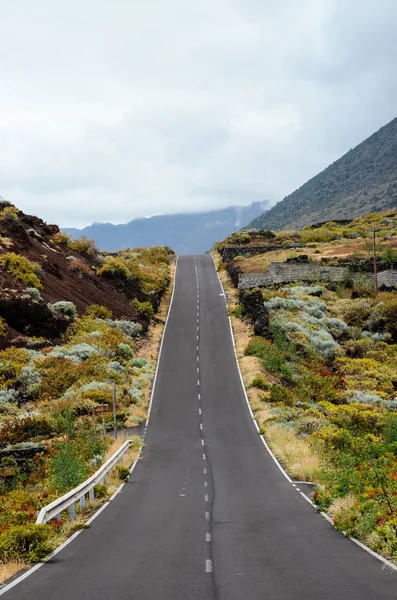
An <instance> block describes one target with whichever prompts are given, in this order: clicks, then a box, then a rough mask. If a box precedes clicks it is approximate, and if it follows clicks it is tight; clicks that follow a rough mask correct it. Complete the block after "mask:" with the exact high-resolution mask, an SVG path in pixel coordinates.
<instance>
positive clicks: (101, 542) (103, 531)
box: [4, 256, 397, 600]
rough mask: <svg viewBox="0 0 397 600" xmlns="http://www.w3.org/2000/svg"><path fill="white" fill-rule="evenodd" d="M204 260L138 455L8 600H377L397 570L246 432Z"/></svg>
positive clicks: (163, 366) (180, 284)
mask: <svg viewBox="0 0 397 600" xmlns="http://www.w3.org/2000/svg"><path fill="white" fill-rule="evenodd" d="M221 293H222V290H221V287H220V285H219V281H218V278H217V274H216V271H215V269H214V266H213V262H212V259H211V257H210V256H197V257H192V256H186V257H185V256H181V257H180V258H179V261H178V268H177V273H176V284H175V295H174V300H173V303H172V307H171V311H170V315H169V321H168V326H167V329H166V332H165V337H164V344H163V350H162V354H161V358H160V363H159V370H158V378H157V384H156V387H155V393H154V398H153V405H152V412H151V416H150V422H149V427H148V430H147V436H146V440H145V441H146V446H145V449H144V452H143V458H142V460H141V461H139V463H138V465H137V467H136V469H135V470H134V473H133V476H132V478H131V481H130V482H129V483H128V484H127V485H126V486H124V488H123V490H122V492H121V493H120V494H119V495H118V496H117V497H116V498H115V499H114V500H113V501H112V502H111V503H110V505H109V506H108V507H107V508H106V509H105V510H104V511H103V512H102V513H101V514H100V515H99V516H98V518H97V519H96V520H95V521H94V522H93V524H92V526H91V527H90V529H88V530H86V531H83V532H82V533H81V534H80V535H79V536H78V537H77V538H76V540H74V541H73V542H72V543H70V544H69V545H68V546H67V547H66V548H65V549H63V550H62V551H61V552H60V553H59V554H57V555H56V556H55V557H54V558H53V559H52V560H51V561H50V562H48V563H46V564H45V565H44V566H43V567H41V568H40V569H39V570H37V571H36V572H34V573H33V574H32V575H30V576H29V577H27V578H26V579H25V580H24V581H22V582H21V583H19V584H18V585H17V586H15V587H14V588H12V589H11V590H9V591H7V592H6V593H5V594H4V598H6V600H25V599H26V600H27V599H29V600H50V599H51V600H70V599H73V600H83V599H85V600H99V599H113V598H114V599H117V600H265V599H272V600H301V599H302V600H319V599H325V600H335V599H338V600H375V599H381V600H386V599H391V598H394V597H395V596H396V591H397V573H392V572H390V571H387V570H382V563H381V562H379V561H378V560H377V559H376V558H374V557H372V556H371V555H370V554H368V553H367V552H365V551H364V550H362V549H361V548H359V547H357V546H356V545H355V544H354V543H353V542H352V541H350V540H348V539H346V538H344V537H343V535H341V534H340V533H337V532H336V531H335V530H334V529H333V527H332V526H331V525H330V524H329V523H328V522H327V521H326V520H325V519H324V518H323V517H322V516H321V515H319V514H317V513H316V512H315V511H314V510H313V508H312V507H311V506H310V505H309V504H308V503H307V502H306V501H305V500H304V498H302V496H301V495H300V494H299V493H297V491H296V489H295V488H294V487H293V486H292V485H291V484H290V483H289V482H288V481H287V479H286V478H285V477H284V476H283V475H282V474H281V473H280V470H279V469H278V468H277V465H276V464H275V463H274V461H273V460H272V458H271V457H270V455H269V454H268V452H267V451H266V450H265V448H264V446H263V444H262V441H261V439H260V437H259V435H258V433H257V431H256V429H255V427H254V425H253V423H252V418H251V416H250V414H249V411H248V408H247V405H246V401H245V398H244V394H243V390H242V387H241V383H240V378H239V373H238V369H237V365H236V362H235V356H234V349H233V345H232V340H231V335H230V328H229V322H228V318H227V314H226V309H225V300H224V297H223V296H222V295H221Z"/></svg>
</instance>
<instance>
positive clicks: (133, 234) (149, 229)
mask: <svg viewBox="0 0 397 600" xmlns="http://www.w3.org/2000/svg"><path fill="white" fill-rule="evenodd" d="M264 205H266V202H253V203H252V204H250V205H249V206H232V207H229V208H223V209H220V210H214V211H210V212H203V213H186V214H183V213H181V214H175V215H156V216H154V217H148V218H145V219H134V220H132V221H130V222H129V223H125V224H122V225H113V224H112V223H93V224H92V225H90V226H89V227H85V228H84V229H72V228H63V231H65V232H66V233H69V234H70V235H72V236H73V237H74V238H78V237H80V236H82V235H86V236H88V237H89V238H91V239H93V240H95V241H96V242H97V244H98V245H99V247H100V248H101V249H102V250H110V251H114V250H119V249H122V248H132V247H142V246H153V245H165V246H170V245H171V244H172V248H173V249H174V250H175V251H176V252H178V253H179V254H201V253H203V252H206V251H207V250H209V249H210V248H212V246H213V245H214V243H215V242H216V241H217V240H222V239H224V238H225V237H226V236H227V235H229V234H230V233H232V232H233V231H236V230H238V229H241V227H243V226H244V225H246V224H247V223H249V221H251V220H252V219H254V218H255V217H257V216H258V215H260V214H261V213H262V212H263V209H264Z"/></svg>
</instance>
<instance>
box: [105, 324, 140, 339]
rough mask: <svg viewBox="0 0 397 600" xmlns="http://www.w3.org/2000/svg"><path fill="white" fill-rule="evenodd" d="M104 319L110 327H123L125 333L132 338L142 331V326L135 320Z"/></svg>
mask: <svg viewBox="0 0 397 600" xmlns="http://www.w3.org/2000/svg"><path fill="white" fill-rule="evenodd" d="M103 321H104V323H106V324H107V325H109V326H110V327H117V328H118V329H121V331H122V332H123V333H125V335H128V337H131V338H134V337H137V335H139V334H140V333H141V331H142V326H141V325H140V324H139V323H135V322H134V321H125V320H119V321H112V319H103Z"/></svg>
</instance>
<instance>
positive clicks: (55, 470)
mask: <svg viewBox="0 0 397 600" xmlns="http://www.w3.org/2000/svg"><path fill="white" fill-rule="evenodd" d="M49 474H50V479H51V483H52V485H53V486H54V487H55V488H57V489H58V490H59V492H60V493H61V494H63V493H65V492H67V491H69V490H71V489H72V488H74V487H76V486H77V485H79V484H80V483H83V481H84V480H85V479H87V477H88V475H89V469H88V467H87V465H86V464H85V461H84V460H83V458H82V457H81V455H80V453H79V451H78V448H77V446H76V444H74V443H73V442H70V441H68V442H58V443H57V444H56V445H55V451H54V454H53V456H52V457H51V459H50V461H49Z"/></svg>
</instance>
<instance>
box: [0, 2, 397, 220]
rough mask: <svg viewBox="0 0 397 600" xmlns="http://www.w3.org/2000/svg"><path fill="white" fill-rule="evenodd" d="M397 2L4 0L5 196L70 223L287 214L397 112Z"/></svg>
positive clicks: (0, 151) (0, 14) (1, 168)
mask: <svg viewBox="0 0 397 600" xmlns="http://www.w3.org/2000/svg"><path fill="white" fill-rule="evenodd" d="M396 23H397V2H396V0H376V2H375V0H277V1H275V0H197V1H196V2H191V1H189V0H112V2H110V1H109V0H106V1H104V0H68V1H67V2H57V1H54V0H34V1H32V0H0V82H1V93H0V194H1V195H2V196H4V197H5V198H7V199H9V200H11V201H12V202H13V203H15V204H16V205H17V206H19V207H20V208H21V209H22V210H24V211H25V212H28V213H31V214H37V215H38V216H40V217H42V218H44V219H45V220H47V221H51V222H57V223H59V224H61V225H64V226H66V225H75V226H81V225H85V224H89V223H91V222H92V221H110V222H114V223H116V222H125V221H128V220H130V219H132V218H134V217H141V216H147V215H152V214H157V213H165V212H179V211H191V210H207V209H210V208H219V207H224V206H228V205H230V204H248V203H250V202H251V201H252V200H266V199H269V200H271V201H272V202H273V203H274V202H276V201H277V200H280V199H282V198H283V197H284V196H285V195H287V194H289V193H291V192H292V191H293V190H294V189H295V188H297V187H298V186H300V185H301V184H303V183H304V182H305V181H307V179H309V178H310V177H311V176H313V175H315V174H316V173H317V172H319V171H321V170H322V169H323V168H325V167H326V166H327V165H328V164H329V163H331V162H332V161H334V160H335V159H337V158H338V157H339V156H341V155H342V154H344V153H345V152H346V151H347V150H349V149H350V148H351V147H353V146H355V145H356V144H357V143H359V142H360V141H362V140H363V139H364V138H366V137H368V136H369V135H370V134H371V133H373V132H374V131H376V130H377V129H379V127H381V126H382V125H384V124H386V123H387V122H388V121H390V120H391V119H392V118H394V117H395V116H397V110H396V107H397V76H396V63H397V36H396V33H395V28H396Z"/></svg>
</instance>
